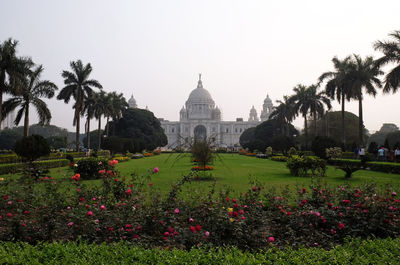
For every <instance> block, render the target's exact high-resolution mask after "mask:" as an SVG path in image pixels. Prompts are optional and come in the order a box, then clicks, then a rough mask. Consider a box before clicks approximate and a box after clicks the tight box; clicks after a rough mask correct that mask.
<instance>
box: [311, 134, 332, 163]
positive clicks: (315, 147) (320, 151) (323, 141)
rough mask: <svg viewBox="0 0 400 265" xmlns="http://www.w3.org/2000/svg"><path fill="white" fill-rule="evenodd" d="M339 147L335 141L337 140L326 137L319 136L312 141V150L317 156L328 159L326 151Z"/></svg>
mask: <svg viewBox="0 0 400 265" xmlns="http://www.w3.org/2000/svg"><path fill="white" fill-rule="evenodd" d="M338 145H339V144H338V143H337V142H336V141H335V139H332V138H329V137H325V136H317V137H315V139H314V140H313V141H312V144H311V150H312V151H313V152H314V153H315V155H316V156H318V157H320V158H323V159H326V149H327V148H331V147H335V146H338Z"/></svg>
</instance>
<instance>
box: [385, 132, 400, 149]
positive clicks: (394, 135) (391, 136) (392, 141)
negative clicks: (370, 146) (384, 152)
mask: <svg viewBox="0 0 400 265" xmlns="http://www.w3.org/2000/svg"><path fill="white" fill-rule="evenodd" d="M386 140H387V142H388V145H389V147H390V148H395V147H396V146H395V145H396V144H397V143H399V142H400V131H396V132H391V133H388V134H387V135H386V139H385V142H386Z"/></svg>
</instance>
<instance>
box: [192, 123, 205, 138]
mask: <svg viewBox="0 0 400 265" xmlns="http://www.w3.org/2000/svg"><path fill="white" fill-rule="evenodd" d="M194 139H195V140H203V141H205V140H206V139H207V129H206V127H205V126H204V125H197V126H196V127H194Z"/></svg>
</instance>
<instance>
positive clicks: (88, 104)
mask: <svg viewBox="0 0 400 265" xmlns="http://www.w3.org/2000/svg"><path fill="white" fill-rule="evenodd" d="M98 97H99V96H98V93H95V92H93V93H91V95H90V96H89V97H88V98H87V99H86V101H85V105H84V107H83V113H84V114H86V126H85V128H86V139H87V148H88V149H90V120H91V119H93V118H94V116H95V104H96V103H97V101H98Z"/></svg>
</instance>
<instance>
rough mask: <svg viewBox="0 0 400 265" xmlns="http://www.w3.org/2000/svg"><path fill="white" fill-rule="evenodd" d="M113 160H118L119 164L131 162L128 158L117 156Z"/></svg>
mask: <svg viewBox="0 0 400 265" xmlns="http://www.w3.org/2000/svg"><path fill="white" fill-rule="evenodd" d="M113 159H115V160H117V161H118V162H125V161H129V159H130V158H129V157H127V156H116V157H114V158H113Z"/></svg>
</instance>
